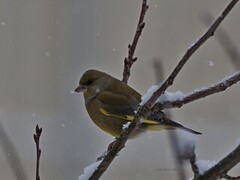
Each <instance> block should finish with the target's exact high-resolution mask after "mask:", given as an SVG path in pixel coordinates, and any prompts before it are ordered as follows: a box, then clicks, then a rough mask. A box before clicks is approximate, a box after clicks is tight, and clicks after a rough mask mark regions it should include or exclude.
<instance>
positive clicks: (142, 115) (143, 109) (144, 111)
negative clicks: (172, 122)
mask: <svg viewBox="0 0 240 180" xmlns="http://www.w3.org/2000/svg"><path fill="white" fill-rule="evenodd" d="M237 2H238V0H232V1H231V2H230V3H229V5H228V6H227V7H226V8H225V9H224V10H223V12H222V13H221V14H220V16H219V17H218V18H217V19H216V20H215V21H214V23H213V24H212V25H211V26H210V28H209V29H208V30H207V31H206V33H204V34H203V35H202V36H201V37H200V38H199V39H198V40H197V41H196V42H195V43H193V45H192V46H191V47H189V48H188V50H187V51H186V53H185V54H184V56H183V57H182V59H181V60H180V62H179V63H178V65H177V66H176V67H175V69H174V70H173V72H172V73H171V74H170V76H169V77H168V78H167V80H166V81H164V82H163V84H162V85H161V86H160V87H159V88H158V89H157V90H156V91H155V92H154V93H153V95H152V96H151V97H150V99H149V100H148V101H147V102H146V103H145V104H144V105H142V106H140V107H139V109H138V111H137V113H136V115H135V117H134V120H133V121H132V123H131V124H130V125H129V126H128V128H124V129H123V131H122V133H121V136H120V137H119V138H117V140H116V141H115V142H114V144H113V145H112V146H111V148H110V149H109V151H108V152H107V155H106V156H105V157H104V158H103V159H102V161H101V163H100V165H99V166H98V168H97V170H96V171H94V172H93V174H92V176H90V178H89V179H91V180H95V179H99V178H100V177H101V176H102V174H103V173H104V172H105V171H106V170H107V168H108V167H109V165H110V163H111V162H112V161H113V159H114V158H115V157H116V156H117V155H118V153H119V152H120V151H121V149H122V148H124V146H125V143H126V141H127V139H128V138H129V137H130V135H131V134H132V133H133V132H134V131H135V130H136V129H137V127H138V126H139V125H140V123H141V120H142V119H146V118H147V117H148V116H149V115H150V113H151V108H152V107H153V106H154V104H155V102H156V101H157V99H158V98H159V97H160V96H161V95H162V94H163V93H164V92H165V90H166V89H167V88H168V87H169V86H171V85H172V84H173V81H174V80H175V78H176V76H177V75H178V73H179V72H180V71H181V69H182V68H183V66H184V65H185V63H186V62H187V61H188V60H189V58H190V57H191V56H192V54H193V53H194V52H195V51H196V50H197V49H198V48H199V47H200V46H201V45H202V44H203V43H204V42H206V40H207V39H209V38H210V37H211V36H213V35H214V32H215V30H216V29H217V27H218V26H219V24H220V23H221V22H222V21H223V19H224V18H225V17H226V16H227V15H228V13H229V12H230V11H231V10H232V8H233V7H234V5H235V4H236V3H237ZM142 3H143V5H142V11H141V14H140V20H139V23H138V28H137V31H136V34H138V35H136V34H135V37H134V40H133V44H132V45H131V46H129V54H128V55H129V56H128V59H125V65H124V73H123V80H122V81H123V82H126V83H127V80H128V78H129V76H130V68H131V66H132V64H133V62H134V61H136V58H133V54H134V51H135V48H136V45H137V42H138V38H139V36H140V34H141V32H142V29H143V27H144V23H143V19H144V15H145V12H146V10H147V7H148V6H147V1H146V0H143V2H142ZM144 9H145V10H144ZM139 28H140V29H139ZM135 38H136V40H135ZM131 48H133V49H132V50H131ZM130 50H131V51H130Z"/></svg>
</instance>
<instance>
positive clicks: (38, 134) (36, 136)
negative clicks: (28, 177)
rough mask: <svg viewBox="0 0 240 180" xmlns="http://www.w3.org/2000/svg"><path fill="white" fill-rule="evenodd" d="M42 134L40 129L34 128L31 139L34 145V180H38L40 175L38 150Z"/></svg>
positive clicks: (39, 153)
mask: <svg viewBox="0 0 240 180" xmlns="http://www.w3.org/2000/svg"><path fill="white" fill-rule="evenodd" d="M41 134H42V128H39V126H38V125H37V126H36V129H35V134H33V139H34V141H35V144H36V158H37V159H36V180H40V174H39V165H40V156H41V152H42V151H41V149H40V146H39V144H40V137H41Z"/></svg>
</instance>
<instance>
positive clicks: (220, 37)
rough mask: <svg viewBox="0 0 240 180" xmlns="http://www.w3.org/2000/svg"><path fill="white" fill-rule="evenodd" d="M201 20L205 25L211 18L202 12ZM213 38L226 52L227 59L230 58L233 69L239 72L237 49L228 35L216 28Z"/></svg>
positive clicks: (239, 62) (239, 63) (239, 60)
mask: <svg viewBox="0 0 240 180" xmlns="http://www.w3.org/2000/svg"><path fill="white" fill-rule="evenodd" d="M201 19H202V21H203V23H204V24H205V25H207V26H208V25H209V24H211V21H212V20H213V17H212V16H211V14H210V13H208V12H204V13H202V16H201ZM215 38H216V39H217V41H218V42H219V44H220V45H221V46H222V48H223V50H224V51H225V52H226V54H227V55H228V57H229V58H230V60H231V62H232V64H233V65H234V67H235V68H236V69H237V70H239V69H240V54H239V51H238V49H237V46H236V44H235V43H234V42H233V40H232V39H231V38H230V36H229V34H228V33H227V32H226V31H225V30H224V29H223V28H221V27H219V28H218V31H217V33H216V35H215Z"/></svg>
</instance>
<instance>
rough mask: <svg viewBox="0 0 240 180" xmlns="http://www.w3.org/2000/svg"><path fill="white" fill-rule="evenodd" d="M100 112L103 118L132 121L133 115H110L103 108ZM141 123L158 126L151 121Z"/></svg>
mask: <svg viewBox="0 0 240 180" xmlns="http://www.w3.org/2000/svg"><path fill="white" fill-rule="evenodd" d="M100 112H101V113H103V114H104V115H105V116H108V117H114V118H119V119H125V120H128V121H132V120H133V119H134V116H133V115H125V116H122V115H119V114H112V113H110V112H108V111H107V110H105V109H103V108H100ZM143 123H146V124H159V123H158V122H156V121H153V120H149V119H146V120H144V121H143Z"/></svg>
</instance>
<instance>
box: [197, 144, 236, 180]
mask: <svg viewBox="0 0 240 180" xmlns="http://www.w3.org/2000/svg"><path fill="white" fill-rule="evenodd" d="M239 162H240V145H238V146H237V147H236V148H235V149H234V150H233V151H232V152H230V153H229V154H228V155H227V156H226V157H224V158H223V159H222V160H221V161H219V162H218V163H217V164H216V165H214V166H213V167H212V168H210V169H209V170H207V171H205V172H204V173H203V174H202V175H199V176H197V177H195V178H194V180H213V179H218V178H222V177H224V176H226V175H227V173H228V171H230V170H231V169H232V168H233V167H234V166H236V164H238V163H239Z"/></svg>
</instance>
